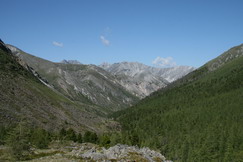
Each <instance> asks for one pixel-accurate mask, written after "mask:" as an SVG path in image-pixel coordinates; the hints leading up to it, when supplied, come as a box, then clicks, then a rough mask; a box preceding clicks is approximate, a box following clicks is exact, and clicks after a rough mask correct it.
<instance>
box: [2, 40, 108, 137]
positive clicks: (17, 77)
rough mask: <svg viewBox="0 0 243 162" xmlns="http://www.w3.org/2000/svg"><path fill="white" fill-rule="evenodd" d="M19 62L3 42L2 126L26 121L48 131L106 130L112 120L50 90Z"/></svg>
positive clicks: (92, 108) (91, 108)
mask: <svg viewBox="0 0 243 162" xmlns="http://www.w3.org/2000/svg"><path fill="white" fill-rule="evenodd" d="M19 61H20V60H19V59H18V58H16V57H15V56H14V55H13V54H12V53H11V51H10V50H9V49H8V48H7V47H6V46H5V44H4V43H3V42H2V41H0V92H1V93H0V125H1V126H6V125H11V124H14V123H17V122H19V121H21V120H26V121H27V122H28V123H30V124H31V125H34V126H38V127H42V128H45V129H46V130H49V131H55V130H59V129H61V128H63V127H64V128H73V129H75V130H76V131H78V132H81V131H84V130H91V131H97V132H99V131H103V130H105V129H107V127H108V126H109V121H107V120H105V119H103V118H101V117H98V116H97V115H95V113H94V110H95V109H94V107H90V106H88V105H85V104H78V103H75V102H72V101H70V100H69V99H67V98H66V97H64V96H62V95H60V94H59V93H57V92H55V91H53V90H51V89H50V88H48V87H47V86H46V85H44V84H43V83H42V82H41V81H40V80H39V78H37V77H36V76H35V75H34V74H33V73H32V72H31V71H28V68H27V66H26V67H23V66H22V65H20V63H19ZM26 68H27V69H26ZM106 123H107V124H106Z"/></svg>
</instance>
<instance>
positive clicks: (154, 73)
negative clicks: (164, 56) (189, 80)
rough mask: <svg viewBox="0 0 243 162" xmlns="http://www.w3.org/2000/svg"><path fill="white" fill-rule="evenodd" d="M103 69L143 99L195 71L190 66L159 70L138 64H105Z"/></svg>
mask: <svg viewBox="0 0 243 162" xmlns="http://www.w3.org/2000/svg"><path fill="white" fill-rule="evenodd" d="M100 67H102V68H103V69H105V70H106V71H108V72H110V73H111V74H113V75H114V76H116V77H117V79H118V81H119V83H120V84H121V85H122V86H124V87H125V88H126V89H127V90H128V91H129V92H131V93H133V94H134V95H136V96H138V97H139V98H143V97H146V96H148V95H149V94H151V93H152V92H155V91H157V90H158V89H160V88H163V87H165V86H167V85H168V84H169V83H171V82H173V81H175V80H177V79H179V78H181V77H183V76H185V75H186V74H188V73H190V72H192V71H193V70H195V68H193V67H190V66H175V67H170V68H157V67H151V66H147V65H144V64H141V63H138V62H121V63H114V64H109V63H103V64H101V65H100Z"/></svg>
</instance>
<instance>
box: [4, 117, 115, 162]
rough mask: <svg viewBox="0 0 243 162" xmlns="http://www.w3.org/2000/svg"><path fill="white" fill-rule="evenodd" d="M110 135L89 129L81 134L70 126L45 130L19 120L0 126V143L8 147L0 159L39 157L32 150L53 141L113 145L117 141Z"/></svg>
mask: <svg viewBox="0 0 243 162" xmlns="http://www.w3.org/2000/svg"><path fill="white" fill-rule="evenodd" d="M114 135H115V134H114ZM112 136H113V135H112V134H107V133H106V134H100V135H97V134H96V133H94V132H90V131H85V132H83V135H82V134H81V133H77V132H75V131H74V130H73V129H72V128H69V129H64V128H62V129H60V131H59V132H53V131H52V132H47V131H46V130H44V129H42V128H38V127H31V126H29V125H28V124H27V123H26V122H23V121H21V122H20V123H18V124H16V125H14V126H11V127H4V126H0V145H4V146H7V147H9V148H8V149H7V150H8V154H9V156H1V155H0V161H1V160H30V159H33V158H39V156H40V155H39V154H38V155H36V154H35V152H34V150H36V149H48V148H49V145H50V144H51V143H55V142H59V143H67V142H70V141H72V142H76V143H92V144H98V145H99V146H100V147H109V146H111V144H113V145H114V144H116V143H117V141H116V138H112ZM115 136H116V135H115ZM5 150H6V149H5ZM0 153H1V148H0ZM5 154H6V153H5ZM42 156H47V155H42ZM4 157H5V158H4ZM6 157H7V158H6Z"/></svg>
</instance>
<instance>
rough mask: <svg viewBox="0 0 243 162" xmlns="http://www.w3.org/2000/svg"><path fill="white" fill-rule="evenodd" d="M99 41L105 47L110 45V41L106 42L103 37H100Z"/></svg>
mask: <svg viewBox="0 0 243 162" xmlns="http://www.w3.org/2000/svg"><path fill="white" fill-rule="evenodd" d="M100 40H101V42H102V43H103V44H104V45H105V46H109V45H110V41H109V40H107V39H106V38H105V37H104V36H103V35H101V36H100Z"/></svg>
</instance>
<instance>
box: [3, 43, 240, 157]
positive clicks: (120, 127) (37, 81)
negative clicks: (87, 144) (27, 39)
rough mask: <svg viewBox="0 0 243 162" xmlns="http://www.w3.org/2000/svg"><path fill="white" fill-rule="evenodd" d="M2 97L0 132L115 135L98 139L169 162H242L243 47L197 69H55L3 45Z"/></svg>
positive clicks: (75, 65) (125, 65)
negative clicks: (27, 129) (17, 127)
mask: <svg viewBox="0 0 243 162" xmlns="http://www.w3.org/2000/svg"><path fill="white" fill-rule="evenodd" d="M0 91H1V93H0V124H1V126H6V127H8V126H11V125H14V124H16V123H18V122H21V121H27V122H28V123H29V124H30V125H32V126H35V127H41V128H44V129H45V130H47V131H49V132H53V131H54V132H55V131H58V130H61V129H62V128H65V129H67V128H73V129H74V130H75V131H76V132H80V133H82V134H84V133H83V132H84V131H87V130H89V131H92V132H97V133H104V132H109V133H111V132H113V133H114V134H112V133H111V136H110V137H109V136H108V135H109V133H107V134H105V135H104V136H101V137H102V138H101V140H103V142H104V141H105V144H107V142H109V140H110V139H111V138H113V139H112V141H113V142H114V141H116V142H117V143H118V142H119V143H123V144H128V145H137V146H139V147H144V146H146V147H150V148H152V149H154V150H157V151H160V152H161V153H162V154H163V155H165V157H166V158H168V159H171V160H173V161H241V160H242V159H243V116H242V115H243V109H242V105H243V100H242V98H243V44H241V45H239V46H235V47H233V48H231V49H229V50H228V51H226V52H224V53H223V54H221V55H220V56H218V57H217V58H215V59H213V60H211V61H209V62H208V63H206V64H204V65H203V66H201V67H200V68H197V69H195V68H193V67H189V66H177V67H172V68H155V67H150V66H146V65H143V64H141V63H137V62H121V63H115V64H108V63H104V64H101V65H99V66H96V65H84V64H81V63H80V62H78V61H75V60H63V61H62V62H61V63H54V62H51V61H48V60H45V59H42V58H39V57H36V56H33V55H30V54H28V53H26V52H24V51H22V50H20V49H18V48H17V47H14V46H12V45H5V44H4V43H3V42H2V41H0ZM109 117H111V118H109ZM109 138H110V139H109ZM110 141H111V140H110ZM108 144H110V143H108ZM114 144H116V143H115V142H114Z"/></svg>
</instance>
